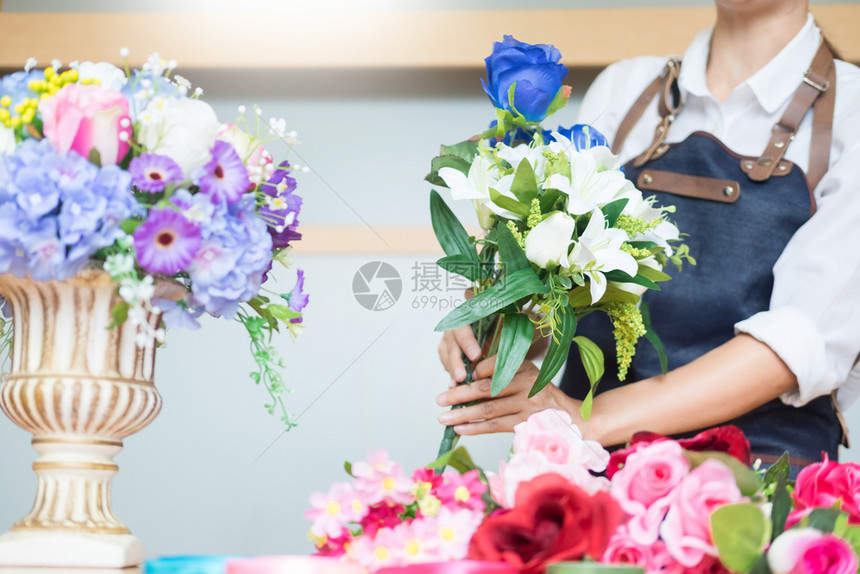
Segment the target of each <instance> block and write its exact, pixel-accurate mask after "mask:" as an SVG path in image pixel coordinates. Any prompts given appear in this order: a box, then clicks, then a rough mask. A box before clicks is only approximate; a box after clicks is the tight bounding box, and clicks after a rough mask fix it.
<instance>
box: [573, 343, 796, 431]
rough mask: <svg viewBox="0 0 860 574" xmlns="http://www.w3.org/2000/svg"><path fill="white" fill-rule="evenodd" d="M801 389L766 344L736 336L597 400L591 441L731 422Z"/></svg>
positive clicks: (590, 424)
mask: <svg viewBox="0 0 860 574" xmlns="http://www.w3.org/2000/svg"><path fill="white" fill-rule="evenodd" d="M795 388H797V379H796V378H795V376H794V374H793V373H792V372H791V371H790V370H789V368H788V367H787V366H786V364H785V363H784V362H783V361H782V360H781V359H780V358H779V357H778V356H777V355H776V353H774V352H773V351H772V350H771V349H770V347H768V346H767V345H765V344H764V343H762V342H760V341H758V340H756V339H754V338H752V337H750V336H748V335H738V336H736V337H734V338H733V339H731V340H730V341H728V342H727V343H725V344H723V345H721V346H720V347H717V348H716V349H714V350H713V351H711V352H709V353H707V354H706V355H703V356H702V357H700V358H698V359H696V360H695V361H693V362H691V363H689V364H687V365H684V366H682V367H679V368H677V369H674V370H672V371H670V372H669V373H668V374H666V375H660V376H657V377H652V378H650V379H644V380H642V381H638V382H636V383H632V384H629V385H626V386H623V387H620V388H617V389H613V390H611V391H607V392H605V393H602V394H600V395H598V396H597V397H595V399H594V408H593V411H592V413H593V414H592V417H591V419H590V420H589V421H587V422H586V423H585V433H586V434H587V435H588V436H589V438H594V439H596V440H599V441H600V442H601V443H602V444H604V445H605V446H610V445H616V444H623V443H626V442H627V441H629V440H630V437H631V436H632V434H633V433H634V432H637V431H644V430H647V431H652V432H656V433H660V434H665V435H670V434H676V433H683V432H689V431H694V430H698V429H701V428H705V427H709V426H714V425H717V424H720V423H724V422H726V421H729V420H731V419H733V418H735V417H737V416H740V415H742V414H744V413H746V412H748V411H750V410H752V409H754V408H756V407H758V406H759V405H762V404H764V403H766V402H768V401H770V400H772V399H775V398H777V397H779V396H780V395H781V394H783V393H785V392H788V391H791V390H794V389H795Z"/></svg>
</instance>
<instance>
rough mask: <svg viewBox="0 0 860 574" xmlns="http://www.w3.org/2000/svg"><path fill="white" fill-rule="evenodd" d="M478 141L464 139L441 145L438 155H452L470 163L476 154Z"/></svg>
mask: <svg viewBox="0 0 860 574" xmlns="http://www.w3.org/2000/svg"><path fill="white" fill-rule="evenodd" d="M478 143H479V142H477V141H472V140H466V141H464V142H460V143H456V144H454V145H443V146H442V150H441V151H442V153H441V154H440V155H443V156H444V155H453V156H456V157H459V158H462V159H465V160H466V161H468V162H469V163H472V160H473V159H475V156H476V155H478Z"/></svg>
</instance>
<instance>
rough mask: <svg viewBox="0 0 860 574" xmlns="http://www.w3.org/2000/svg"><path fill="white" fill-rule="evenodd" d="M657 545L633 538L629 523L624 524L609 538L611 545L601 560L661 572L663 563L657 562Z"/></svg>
mask: <svg viewBox="0 0 860 574" xmlns="http://www.w3.org/2000/svg"><path fill="white" fill-rule="evenodd" d="M655 547H656V544H646V545H642V544H639V543H638V542H636V541H635V540H633V538H631V537H630V531H629V530H628V528H627V525H626V524H622V525H621V526H619V527H618V528H617V529H616V530H615V533H614V534H613V535H612V538H610V539H609V545H608V546H607V547H606V551H605V552H604V553H603V558H601V560H600V561H601V562H607V563H609V564H634V565H637V566H642V567H643V568H645V569H646V570H648V571H658V572H659V571H660V569H661V567H662V565H661V564H657V563H655V556H654V550H655Z"/></svg>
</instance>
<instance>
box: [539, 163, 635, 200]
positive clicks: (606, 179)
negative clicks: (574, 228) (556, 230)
mask: <svg viewBox="0 0 860 574" xmlns="http://www.w3.org/2000/svg"><path fill="white" fill-rule="evenodd" d="M596 149H597V148H591V150H588V151H585V152H577V151H574V152H573V153H572V154H568V155H569V157H570V159H571V161H570V179H568V178H567V177H566V176H564V175H562V174H559V173H556V174H553V175H552V176H550V178H549V179H548V180H547V184H546V186H545V187H548V188H553V189H557V190H559V191H561V192H562V193H565V194H567V196H568V198H569V199H568V204H567V211H568V212H569V213H570V214H571V215H582V214H584V213H588V212H590V211H592V210H594V209H596V208H601V207H603V206H604V205H606V204H607V203H609V202H611V201H613V200H615V199H618V196H619V194H620V193H621V192H623V191H624V190H625V189H626V188H627V186H628V184H629V182H628V181H627V178H625V177H624V174H623V173H622V172H621V171H619V170H615V169H611V170H606V169H602V164H600V163H599V162H598V160H599V155H598V154H595V153H593V152H592V150H596Z"/></svg>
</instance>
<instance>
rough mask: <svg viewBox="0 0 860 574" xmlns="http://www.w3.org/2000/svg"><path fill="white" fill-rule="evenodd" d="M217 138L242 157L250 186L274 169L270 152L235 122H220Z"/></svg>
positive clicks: (260, 180)
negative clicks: (230, 146)
mask: <svg viewBox="0 0 860 574" xmlns="http://www.w3.org/2000/svg"><path fill="white" fill-rule="evenodd" d="M218 139H219V140H223V141H225V142H227V143H228V144H230V145H232V146H233V149H235V150H236V153H238V154H239V157H240V158H242V163H244V164H245V168H246V169H247V170H248V177H249V178H250V181H251V186H255V185H260V184H261V183H263V182H264V181H266V180H268V179H269V177H271V175H272V172H274V171H275V166H274V163H273V162H274V159H273V158H272V154H270V153H269V152H268V151H266V149H265V148H264V147H263V146H262V144H261V143H260V139H259V138H256V137H251V136H250V135H249V134H248V133H247V132H245V131H243V130H242V129H241V128H240V127H239V126H237V125H236V124H229V123H228V124H222V125H221V131H220V132H218Z"/></svg>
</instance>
